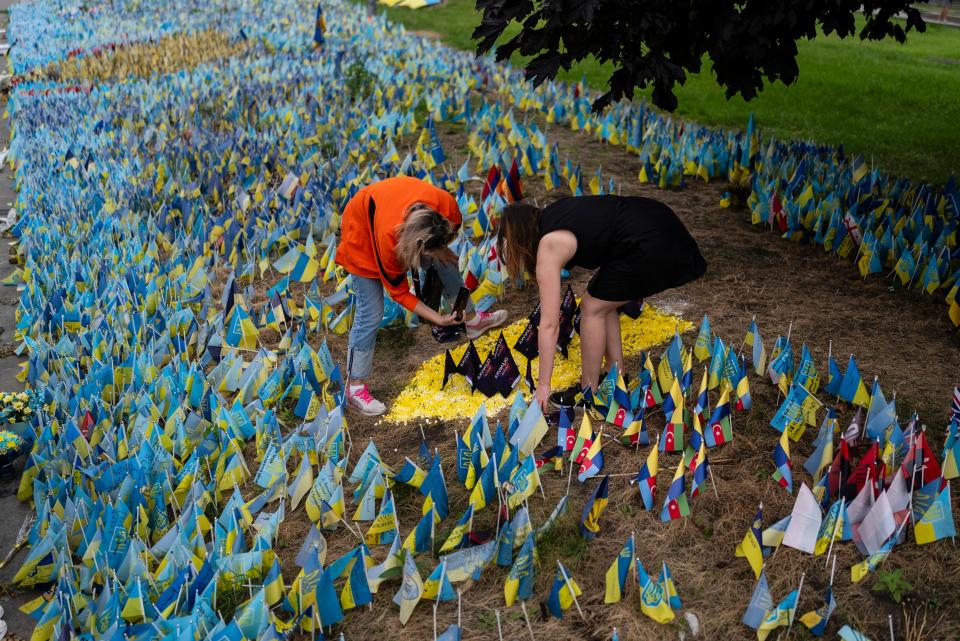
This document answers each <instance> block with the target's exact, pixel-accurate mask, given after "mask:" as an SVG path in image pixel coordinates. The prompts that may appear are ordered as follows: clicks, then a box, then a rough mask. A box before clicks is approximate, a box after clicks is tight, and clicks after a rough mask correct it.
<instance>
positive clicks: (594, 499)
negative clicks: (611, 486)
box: [580, 476, 610, 541]
mask: <svg viewBox="0 0 960 641" xmlns="http://www.w3.org/2000/svg"><path fill="white" fill-rule="evenodd" d="M609 480H610V477H609V476H604V477H603V478H602V479H600V482H599V483H598V484H597V487H596V488H595V489H594V490H593V492H592V493H591V494H590V497H589V498H588V499H587V502H586V504H585V505H584V506H583V513H582V514H581V515H580V533H581V534H582V535H583V537H584V538H585V539H587V540H588V541H589V540H590V539H592V538H593V537H595V536H596V535H597V534H599V533H600V514H602V513H603V510H604V509H605V508H606V507H607V501H608V499H607V484H608V481H609Z"/></svg>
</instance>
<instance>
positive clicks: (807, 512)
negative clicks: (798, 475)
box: [782, 483, 822, 554]
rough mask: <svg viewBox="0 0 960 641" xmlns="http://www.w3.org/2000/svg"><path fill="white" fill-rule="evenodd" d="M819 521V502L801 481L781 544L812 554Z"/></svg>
mask: <svg viewBox="0 0 960 641" xmlns="http://www.w3.org/2000/svg"><path fill="white" fill-rule="evenodd" d="M821 523H822V515H821V513H820V504H819V503H817V499H816V498H815V497H814V496H813V492H811V491H810V488H809V487H807V484H806V483H801V484H800V491H799V492H798V493H797V500H796V501H795V502H794V504H793V512H791V514H790V524H789V525H788V526H787V529H786V531H785V532H784V534H783V541H782V543H783V545H786V546H787V547H792V548H795V549H797V550H800V551H802V552H806V553H807V554H813V552H814V549H815V547H816V544H817V537H818V536H819V534H820V524H821Z"/></svg>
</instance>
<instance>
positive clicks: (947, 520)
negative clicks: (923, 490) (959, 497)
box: [913, 480, 957, 545]
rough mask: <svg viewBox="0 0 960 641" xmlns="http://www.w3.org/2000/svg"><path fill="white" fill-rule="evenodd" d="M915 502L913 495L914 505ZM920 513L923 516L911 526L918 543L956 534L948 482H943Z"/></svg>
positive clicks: (931, 541) (922, 543)
mask: <svg viewBox="0 0 960 641" xmlns="http://www.w3.org/2000/svg"><path fill="white" fill-rule="evenodd" d="M937 482H938V481H937V480H934V481H932V483H937ZM916 502H917V498H916V497H914V505H915V506H916ZM915 512H916V511H915ZM922 514H923V516H921V517H920V518H919V519H917V520H916V522H915V523H914V526H913V534H914V538H915V539H916V541H917V544H918V545H924V544H927V543H933V542H934V541H939V540H941V539H945V538H951V537H956V536H957V529H956V525H955V524H954V521H953V507H952V505H951V504H950V483H949V482H948V483H944V484H943V488H942V489H940V490H939V491H938V492H936V498H935V499H933V501H930V502H929V505H928V506H927V507H926V509H925V510H924V511H923V512H922Z"/></svg>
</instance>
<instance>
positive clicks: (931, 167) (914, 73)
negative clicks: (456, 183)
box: [386, 0, 960, 183]
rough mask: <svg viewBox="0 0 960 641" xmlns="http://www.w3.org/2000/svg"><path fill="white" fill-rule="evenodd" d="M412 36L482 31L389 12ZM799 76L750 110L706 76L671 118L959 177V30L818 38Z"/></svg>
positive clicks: (469, 5)
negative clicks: (749, 129) (752, 130)
mask: <svg viewBox="0 0 960 641" xmlns="http://www.w3.org/2000/svg"><path fill="white" fill-rule="evenodd" d="M386 11H387V14H388V16H389V17H390V18H391V19H393V20H396V21H398V22H402V23H403V24H405V25H406V26H407V27H408V28H409V29H417V30H428V31H434V32H437V33H439V34H440V35H441V37H442V39H443V41H444V42H446V43H447V44H449V45H451V46H454V47H458V48H461V49H471V50H472V49H473V45H472V42H471V40H470V34H471V32H472V31H473V28H474V27H475V26H476V24H477V23H478V22H479V14H478V13H477V12H476V11H475V9H474V3H473V0H445V1H444V3H443V4H442V5H439V6H436V7H429V8H424V9H419V10H411V9H402V8H399V9H386ZM799 49H800V58H799V64H800V77H799V79H798V80H797V82H796V83H795V84H794V85H793V86H791V87H785V86H783V85H782V84H775V85H772V86H770V87H767V88H766V89H765V90H764V91H763V93H762V94H761V95H760V96H759V97H758V98H757V99H755V100H753V101H751V102H749V103H748V102H745V101H744V100H742V99H741V98H739V97H738V98H733V99H731V100H727V99H726V97H725V96H724V95H723V91H722V90H721V89H720V88H719V87H718V86H717V85H716V84H715V82H714V80H713V77H712V74H711V73H710V72H709V71H704V72H702V73H700V74H698V75H696V76H692V77H691V78H689V80H688V81H687V84H686V85H685V86H684V87H682V88H681V89H680V90H679V92H678V96H679V100H680V106H679V108H678V110H677V111H678V113H679V114H680V115H683V116H688V117H691V118H693V119H695V120H698V121H700V122H703V123H706V124H711V125H723V126H728V127H743V126H745V124H746V121H747V117H748V115H749V114H750V112H751V111H752V112H753V113H754V116H755V118H756V121H757V124H758V126H759V127H761V128H762V129H763V130H764V131H765V132H767V133H768V134H771V133H772V134H773V135H775V136H777V137H780V138H790V139H804V140H814V141H816V142H820V143H828V144H833V145H837V144H843V145H844V148H845V149H846V150H847V151H848V152H851V153H859V154H863V155H864V156H866V158H867V160H868V161H869V160H871V159H872V160H873V162H874V163H875V165H876V166H879V167H880V168H882V169H884V170H886V171H889V172H891V173H894V174H898V175H906V176H910V177H911V178H916V179H922V180H927V181H932V182H936V183H943V182H945V181H946V180H947V178H948V176H950V175H951V174H958V173H960V29H955V28H950V27H942V26H938V25H928V27H927V31H926V33H923V34H915V33H914V34H910V36H909V37H908V39H907V44H906V45H903V46H901V45H899V44H897V43H896V42H894V41H889V42H882V43H874V42H861V41H860V40H859V39H850V38H848V39H846V40H840V39H839V38H836V37H825V36H821V37H819V38H817V39H816V40H812V41H804V42H801V43H800V44H799ZM608 74H609V71H608V68H606V67H605V66H603V65H600V64H598V63H596V62H593V61H590V62H585V63H583V64H581V65H579V66H578V67H577V68H574V69H572V70H571V71H570V72H569V73H567V74H565V76H564V77H565V78H567V79H574V80H576V79H579V78H580V77H581V76H582V75H585V76H586V78H587V82H588V84H590V85H591V86H592V87H597V88H602V87H604V86H605V83H606V78H607V75H608Z"/></svg>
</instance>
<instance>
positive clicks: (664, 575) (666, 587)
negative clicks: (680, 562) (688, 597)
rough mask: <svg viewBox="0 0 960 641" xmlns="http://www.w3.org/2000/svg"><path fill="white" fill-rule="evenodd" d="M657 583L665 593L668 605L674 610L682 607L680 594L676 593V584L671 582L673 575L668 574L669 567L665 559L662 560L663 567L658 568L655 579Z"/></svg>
mask: <svg viewBox="0 0 960 641" xmlns="http://www.w3.org/2000/svg"><path fill="white" fill-rule="evenodd" d="M657 583H659V584H660V586H661V587H662V588H663V593H664V594H665V595H666V598H667V602H668V603H669V604H670V607H671V608H672V609H674V610H679V609H680V608H681V607H682V605H681V603H680V595H679V594H677V586H676V584H675V583H674V582H673V575H671V574H670V568H669V567H667V562H666V561H664V562H663V568H662V569H661V570H660V578H659V579H658V580H657Z"/></svg>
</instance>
